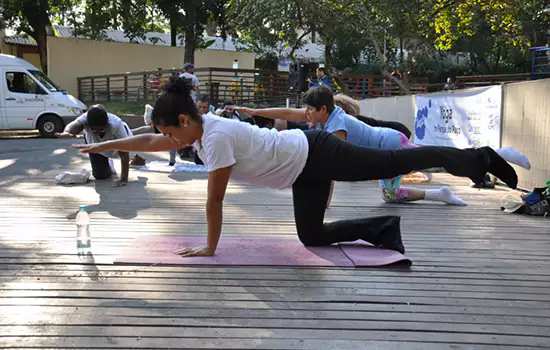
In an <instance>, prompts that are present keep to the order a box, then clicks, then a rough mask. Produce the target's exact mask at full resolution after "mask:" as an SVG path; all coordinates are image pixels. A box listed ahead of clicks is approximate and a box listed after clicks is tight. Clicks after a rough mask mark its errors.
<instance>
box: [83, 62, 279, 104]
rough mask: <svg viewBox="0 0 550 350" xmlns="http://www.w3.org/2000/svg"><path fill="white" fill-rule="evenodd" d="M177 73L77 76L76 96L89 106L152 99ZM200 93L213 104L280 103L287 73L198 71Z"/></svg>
mask: <svg viewBox="0 0 550 350" xmlns="http://www.w3.org/2000/svg"><path fill="white" fill-rule="evenodd" d="M180 73H181V72H180V71H176V70H156V71H145V72H128V73H121V74H108V75H98V76H88V77H79V78H78V79H77V80H78V96H79V98H80V99H81V100H83V101H86V102H88V103H93V102H102V101H113V100H116V101H149V100H154V99H155V98H156V97H157V96H158V94H159V93H160V91H161V87H162V85H163V84H164V83H165V82H166V81H168V79H169V78H170V77H171V76H175V75H179V74H180ZM195 75H196V76H197V78H198V79H199V81H200V91H199V92H200V93H201V94H206V95H209V97H210V101H211V103H212V104H219V103H222V102H223V101H226V100H232V101H233V102H235V103H237V104H246V103H256V104H269V103H281V101H283V102H284V101H285V100H286V98H288V97H289V92H288V74H286V73H281V72H271V71H260V70H257V69H226V68H197V69H195Z"/></svg>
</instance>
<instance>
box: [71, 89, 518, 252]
mask: <svg viewBox="0 0 550 350" xmlns="http://www.w3.org/2000/svg"><path fill="white" fill-rule="evenodd" d="M165 89H166V92H165V93H164V94H162V95H161V96H160V97H159V98H158V99H157V101H156V103H155V108H154V111H153V115H152V118H153V124H154V125H155V127H157V128H158V129H159V130H160V131H161V132H162V133H163V135H152V134H148V135H140V136H134V137H130V138H127V139H124V140H115V141H108V142H102V143H99V144H93V145H77V146H75V147H78V148H80V149H81V151H82V152H84V153H89V152H96V153H97V152H103V151H108V150H121V151H147V152H154V151H166V150H170V149H172V148H175V147H177V148H181V147H184V146H186V145H191V144H192V145H193V146H194V147H195V149H196V150H197V152H198V154H199V156H200V158H201V159H202V160H203V161H204V164H205V165H206V167H207V168H208V198H207V202H206V215H207V221H208V238H207V244H206V246H204V247H198V248H185V249H182V250H181V251H179V253H180V254H181V255H182V256H197V255H206V256H208V255H213V254H214V252H215V251H216V247H217V245H218V241H219V238H220V235H221V227H222V205H223V199H224V195H225V191H226V188H227V183H228V181H229V178H230V177H231V178H234V179H238V180H241V181H245V182H248V183H251V184H255V185H259V186H266V187H271V188H280V189H282V188H289V187H292V192H293V202H294V216H295V221H296V229H297V232H298V237H299V238H300V240H301V242H302V243H303V244H305V245H310V246H319V245H329V244H332V243H336V242H345V241H355V240H358V239H362V240H365V241H367V242H370V243H372V244H374V245H376V246H380V247H383V248H388V249H394V250H397V251H400V252H404V247H403V243H402V241H401V233H400V227H399V220H400V218H399V217H398V216H379V217H373V218H361V219H355V220H340V221H335V222H331V223H324V214H325V209H326V202H327V197H328V195H329V190H330V183H331V181H333V180H337V181H363V180H375V179H384V178H392V177H395V176H397V175H402V174H407V173H409V172H411V171H413V170H422V169H426V168H433V167H444V168H445V169H447V171H448V172H449V173H451V174H454V175H457V176H466V177H469V178H471V179H472V180H474V181H478V180H479V179H481V178H483V176H484V174H485V173H486V172H489V173H492V174H494V175H495V176H497V177H498V178H500V179H501V180H503V181H504V182H505V183H506V184H508V186H510V187H512V188H515V187H516V185H517V175H516V173H515V171H514V169H513V168H512V167H511V166H510V165H508V163H506V161H504V160H503V159H502V158H501V157H500V156H498V155H497V154H496V153H495V152H494V151H493V150H492V149H490V148H488V147H483V148H479V149H465V150H459V149H455V148H450V147H432V146H430V147H422V148H415V149H407V150H397V151H381V150H373V149H368V148H363V147H359V146H355V145H352V144H351V143H348V142H346V141H343V140H341V139H339V138H338V137H336V136H334V135H332V134H329V133H327V132H324V131H320V130H308V131H301V130H286V131H282V132H278V131H276V130H274V129H265V128H258V127H257V126H254V125H250V124H247V123H243V122H239V121H235V120H229V119H225V118H220V117H217V116H214V115H212V114H207V115H203V116H201V115H200V114H199V113H198V112H197V108H196V105H195V103H194V102H193V100H192V98H191V96H190V91H191V86H190V84H189V83H188V82H186V81H185V80H184V79H173V80H171V81H170V83H169V84H167V85H166V87H165Z"/></svg>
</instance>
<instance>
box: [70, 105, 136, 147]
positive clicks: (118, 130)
mask: <svg viewBox="0 0 550 350" xmlns="http://www.w3.org/2000/svg"><path fill="white" fill-rule="evenodd" d="M87 117H88V113H87V112H86V113H84V114H82V115H81V116H80V117H78V118H76V120H75V121H74V123H76V124H78V125H80V126H81V127H82V131H83V132H84V139H85V140H86V143H98V142H103V141H109V140H117V139H123V138H125V137H129V136H132V131H130V128H129V127H128V124H126V123H125V122H124V121H123V120H122V119H120V118H119V117H117V116H116V115H114V114H112V113H107V117H108V124H107V128H106V129H105V133H104V134H103V136H101V135H98V134H96V133H94V132H93V131H92V129H91V128H90V127H89V126H88V119H87ZM101 154H102V155H104V156H105V157H109V158H110V157H112V156H113V155H114V152H103V153H101Z"/></svg>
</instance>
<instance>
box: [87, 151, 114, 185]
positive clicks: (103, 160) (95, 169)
mask: <svg viewBox="0 0 550 350" xmlns="http://www.w3.org/2000/svg"><path fill="white" fill-rule="evenodd" d="M89 157H90V163H91V164H92V175H94V177H95V179H96V180H104V179H108V178H110V177H111V176H112V175H113V173H112V171H111V165H110V164H109V158H107V157H105V156H104V155H102V154H99V153H90V154H89Z"/></svg>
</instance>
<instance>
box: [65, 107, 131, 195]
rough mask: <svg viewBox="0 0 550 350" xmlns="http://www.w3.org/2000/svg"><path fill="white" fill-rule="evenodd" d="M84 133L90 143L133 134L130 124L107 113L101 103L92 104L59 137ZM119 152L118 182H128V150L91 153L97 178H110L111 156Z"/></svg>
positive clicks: (123, 183)
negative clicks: (119, 171)
mask: <svg viewBox="0 0 550 350" xmlns="http://www.w3.org/2000/svg"><path fill="white" fill-rule="evenodd" d="M81 132H83V133H84V140H85V141H86V143H88V144H92V143H98V142H103V141H109V140H117V139H123V138H125V137H129V136H132V132H131V131H130V128H129V127H128V125H127V124H126V123H125V122H124V121H123V120H122V119H120V118H119V117H117V116H116V115H114V114H112V113H107V111H106V110H105V108H104V107H103V106H101V105H94V106H92V107H91V108H90V109H89V110H88V111H87V112H86V113H84V114H82V115H81V116H80V117H78V118H77V119H76V120H74V121H73V122H71V123H69V124H68V125H67V126H66V127H65V130H64V131H63V133H61V134H59V135H58V136H59V137H71V136H73V137H74V136H76V135H78V134H80V133H81ZM116 153H118V156H119V157H120V165H121V168H122V170H121V174H120V181H119V182H118V183H117V184H118V185H120V186H124V185H126V184H127V183H128V172H129V162H130V156H129V154H128V152H122V151H118V152H102V153H90V154H89V156H90V163H91V164H92V174H93V175H94V177H95V178H96V180H103V179H108V178H110V177H111V176H112V175H113V173H114V170H113V169H112V168H111V164H110V162H109V158H113V156H115V154H116Z"/></svg>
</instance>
